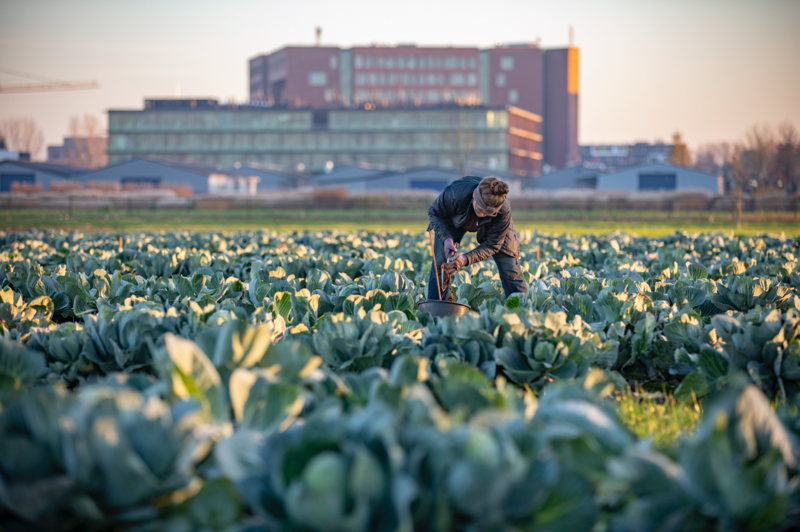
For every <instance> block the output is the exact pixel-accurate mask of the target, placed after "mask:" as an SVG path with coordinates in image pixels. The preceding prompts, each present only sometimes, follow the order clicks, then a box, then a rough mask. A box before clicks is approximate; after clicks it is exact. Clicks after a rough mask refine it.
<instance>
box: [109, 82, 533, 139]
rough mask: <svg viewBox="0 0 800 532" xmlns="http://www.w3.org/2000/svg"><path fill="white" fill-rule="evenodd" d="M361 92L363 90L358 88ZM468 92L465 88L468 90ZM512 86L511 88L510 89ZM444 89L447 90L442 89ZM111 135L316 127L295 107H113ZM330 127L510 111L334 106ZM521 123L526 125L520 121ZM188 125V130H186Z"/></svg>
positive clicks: (494, 123)
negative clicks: (149, 109)
mask: <svg viewBox="0 0 800 532" xmlns="http://www.w3.org/2000/svg"><path fill="white" fill-rule="evenodd" d="M359 92H360V91H359ZM430 92H431V91H427V90H411V91H407V90H398V91H371V90H370V91H363V92H360V93H359V94H356V95H355V96H360V97H364V99H366V100H369V99H372V98H373V97H374V98H378V97H381V99H382V98H383V97H386V98H387V99H388V98H389V96H390V94H391V93H393V94H394V96H393V97H394V98H395V99H397V98H400V97H406V98H412V99H416V98H420V99H422V98H424V99H425V101H426V102H427V101H428V100H429V99H433V98H435V97H437V96H438V98H439V101H441V100H442V99H443V98H444V99H445V101H446V98H447V97H448V94H449V95H450V96H449V97H450V98H454V97H456V96H458V97H465V98H466V97H469V96H470V94H471V95H472V96H473V97H477V96H478V93H477V91H432V92H434V93H436V94H437V96H433V95H431V94H429V93H430ZM464 92H466V93H467V94H464ZM509 92H510V91H509ZM442 93H445V94H444V95H443V94H442ZM108 122H109V126H108V127H109V132H110V133H111V135H115V134H122V133H125V132H137V131H146V132H151V131H163V132H170V131H175V132H176V133H179V132H187V133H188V131H208V132H220V133H225V132H227V131H229V130H239V131H252V132H253V133H259V132H265V133H266V132H269V131H270V130H274V131H286V130H298V131H302V130H309V129H311V127H312V112H311V111H305V110H297V111H290V112H263V111H241V110H240V111H216V110H215V111H191V112H186V111H159V112H115V111H111V112H110V113H109V117H108ZM329 124H330V127H331V128H336V127H346V128H347V129H358V128H362V129H387V128H388V129H394V128H402V129H446V128H448V127H450V126H451V125H453V124H472V125H473V126H474V127H478V128H480V127H489V128H496V127H506V126H507V125H508V113H507V112H506V111H504V110H497V111H495V110H488V111H485V110H482V109H476V108H464V109H437V110H436V111H435V112H431V111H430V110H426V111H422V110H419V111H418V110H408V109H404V110H396V111H395V110H392V109H386V110H384V111H382V112H381V113H380V114H375V113H367V112H354V111H346V110H343V111H330V112H329ZM517 127H523V128H524V129H527V128H525V127H524V126H522V125H518V126H517ZM187 130H188V131H187Z"/></svg>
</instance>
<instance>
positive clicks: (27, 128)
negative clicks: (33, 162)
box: [0, 117, 44, 159]
mask: <svg viewBox="0 0 800 532" xmlns="http://www.w3.org/2000/svg"><path fill="white" fill-rule="evenodd" d="M0 136H2V137H3V139H4V141H5V143H6V149H8V150H11V151H16V152H21V153H29V154H30V156H31V159H38V158H39V155H40V154H41V151H42V148H44V133H42V130H41V129H39V126H38V125H36V121H35V120H34V119H33V118H30V117H23V118H8V119H6V120H3V121H2V122H0Z"/></svg>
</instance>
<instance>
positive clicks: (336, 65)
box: [328, 55, 339, 70]
mask: <svg viewBox="0 0 800 532" xmlns="http://www.w3.org/2000/svg"><path fill="white" fill-rule="evenodd" d="M328 64H329V65H330V67H331V70H336V69H337V68H339V59H338V58H337V57H336V56H335V55H332V56H331V58H330V61H329V63H328Z"/></svg>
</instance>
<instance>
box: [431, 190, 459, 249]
mask: <svg viewBox="0 0 800 532" xmlns="http://www.w3.org/2000/svg"><path fill="white" fill-rule="evenodd" d="M452 196H453V194H452V191H451V190H450V187H447V188H445V189H444V190H443V191H442V193H441V194H439V195H438V196H436V199H435V200H433V203H431V206H430V207H428V220H430V223H429V224H428V231H430V230H431V229H433V230H434V231H435V232H436V236H437V238H439V240H440V241H441V242H442V244H444V241H445V240H447V239H448V238H449V239H451V240H452V238H453V236H452V235H451V234H450V218H451V217H452V214H451V213H452V210H451V207H452V205H450V204H451V203H452V202H453V197H452Z"/></svg>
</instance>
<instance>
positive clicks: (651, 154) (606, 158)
mask: <svg viewBox="0 0 800 532" xmlns="http://www.w3.org/2000/svg"><path fill="white" fill-rule="evenodd" d="M673 148H674V145H672V144H664V143H663V142H656V143H655V144H648V143H646V142H637V143H635V144H593V145H585V146H581V148H580V151H581V162H582V163H583V165H584V166H587V167H589V168H595V169H597V170H600V171H602V172H616V171H617V170H622V169H623V168H630V167H631V166H639V165H642V164H653V163H666V162H668V161H669V155H670V153H672V149H673Z"/></svg>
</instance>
